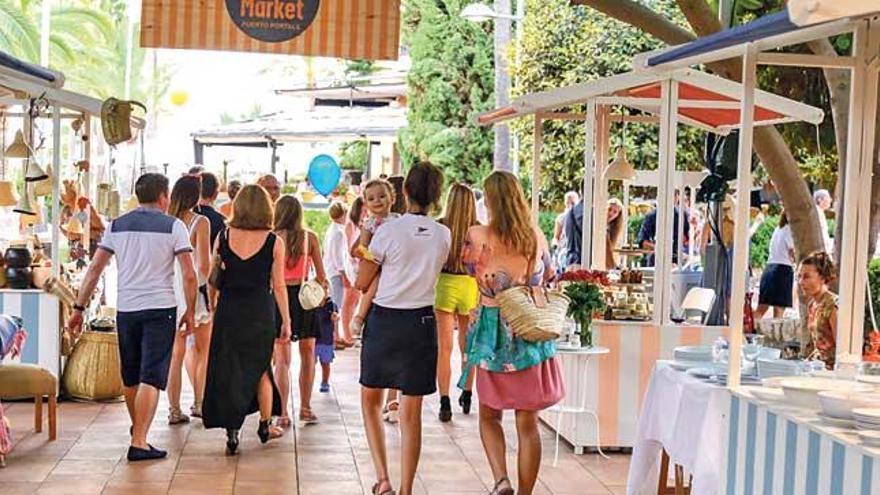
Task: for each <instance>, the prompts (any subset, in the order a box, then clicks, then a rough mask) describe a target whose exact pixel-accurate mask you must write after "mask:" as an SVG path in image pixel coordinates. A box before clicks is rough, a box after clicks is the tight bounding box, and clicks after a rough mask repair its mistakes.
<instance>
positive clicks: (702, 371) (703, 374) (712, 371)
mask: <svg viewBox="0 0 880 495" xmlns="http://www.w3.org/2000/svg"><path fill="white" fill-rule="evenodd" d="M687 374H688V375H691V376H695V377H697V378H712V377H713V376H725V375H727V370H725V369H722V368H720V367H717V368H713V367H710V366H706V367H700V368H691V369H689V370H687Z"/></svg>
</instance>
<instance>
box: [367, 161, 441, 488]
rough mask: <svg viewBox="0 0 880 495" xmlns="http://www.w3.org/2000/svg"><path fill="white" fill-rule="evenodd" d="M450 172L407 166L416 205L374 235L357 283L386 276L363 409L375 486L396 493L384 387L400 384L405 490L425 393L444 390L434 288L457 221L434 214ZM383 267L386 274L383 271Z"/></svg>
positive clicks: (371, 331)
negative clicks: (390, 464) (451, 222)
mask: <svg viewBox="0 0 880 495" xmlns="http://www.w3.org/2000/svg"><path fill="white" fill-rule="evenodd" d="M442 187H443V173H442V172H441V171H440V169H438V168H437V167H435V166H433V165H431V164H430V163H419V164H417V165H415V166H413V167H412V168H411V169H410V171H409V174H407V177H406V181H405V183H404V192H405V195H406V197H407V200H408V204H409V209H408V213H406V214H405V215H403V216H402V217H400V218H396V219H393V220H388V221H387V222H385V223H383V224H382V226H380V227H379V228H378V230H376V235H375V236H373V239H372V240H371V241H370V247H369V250H370V254H371V255H372V256H369V257H365V259H362V260H361V262H360V269H359V270H358V277H357V282H356V284H355V286H356V287H357V289H358V290H360V291H365V290H367V289H368V288H369V287H370V286H371V285H372V283H373V281H374V280H375V278H376V277H377V276H378V277H379V285H378V288H377V290H376V296H375V297H374V298H373V305H372V307H371V308H370V312H369V314H368V316H367V320H366V325H365V326H364V333H363V349H362V351H361V376H360V383H361V411H362V413H363V418H364V427H365V429H366V433H367V443H368V444H369V445H370V453H371V454H372V457H373V466H374V467H375V469H376V477H377V483H376V484H375V485H374V486H373V490H372V493H374V494H379V495H389V494H392V495H393V494H394V493H395V492H394V489H393V488H392V485H391V481H390V480H389V478H388V459H387V456H386V450H385V430H384V429H383V428H382V395H383V392H384V389H393V390H399V391H400V393H401V395H402V396H403V399H402V400H401V405H400V432H401V434H400V437H401V443H402V445H401V448H400V451H401V453H402V455H401V460H400V462H401V469H400V475H401V481H400V492H399V493H400V494H401V495H410V494H411V493H412V487H413V481H414V479H415V475H416V468H417V467H418V464H419V455H420V451H421V444H422V398H423V397H424V396H425V395H430V394H433V393H434V392H435V391H436V390H437V352H438V351H437V325H436V321H435V317H434V299H435V292H434V289H435V287H436V285H437V279H438V278H439V276H440V270H441V269H442V268H443V265H444V263H446V259H447V257H448V255H449V246H450V243H451V240H450V233H449V229H448V228H446V227H445V226H443V225H441V224H440V223H438V222H437V221H435V220H434V219H432V218H430V217H429V216H428V213H429V212H430V211H431V209H432V208H433V207H434V206H435V205H437V203H438V202H439V200H440V193H441V189H442ZM380 268H381V271H382V274H381V276H380V275H379V270H380Z"/></svg>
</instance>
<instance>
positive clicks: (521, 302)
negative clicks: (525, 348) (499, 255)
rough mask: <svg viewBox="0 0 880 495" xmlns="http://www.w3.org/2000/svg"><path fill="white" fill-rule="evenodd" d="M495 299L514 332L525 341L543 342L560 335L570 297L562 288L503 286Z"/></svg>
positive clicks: (502, 315)
mask: <svg viewBox="0 0 880 495" xmlns="http://www.w3.org/2000/svg"><path fill="white" fill-rule="evenodd" d="M496 301H498V307H499V309H500V311H501V317H502V318H504V320H505V321H507V324H508V325H509V326H510V329H511V331H513V334H514V335H515V336H517V337H519V338H521V339H523V340H525V341H527V342H545V341H548V340H556V339H558V338H559V336H560V335H562V326H563V323H564V322H565V312H566V311H567V310H568V304H569V303H570V302H571V299H569V298H568V296H566V295H565V294H563V293H562V291H561V290H555V289H554V290H548V289H545V288H543V287H524V286H523V287H512V288H510V289H507V290H505V291H504V292H502V293H500V294H498V296H497V298H496Z"/></svg>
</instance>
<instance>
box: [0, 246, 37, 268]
mask: <svg viewBox="0 0 880 495" xmlns="http://www.w3.org/2000/svg"><path fill="white" fill-rule="evenodd" d="M4 257H5V258H6V266H7V267H8V268H27V267H29V266H31V262H32V261H33V258H31V252H30V251H29V250H28V248H26V247H10V248H9V249H7V250H6V254H5V255H4Z"/></svg>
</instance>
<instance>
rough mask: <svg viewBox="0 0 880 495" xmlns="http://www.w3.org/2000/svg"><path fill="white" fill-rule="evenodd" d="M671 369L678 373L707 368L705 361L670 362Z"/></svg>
mask: <svg viewBox="0 0 880 495" xmlns="http://www.w3.org/2000/svg"><path fill="white" fill-rule="evenodd" d="M669 367H670V368H672V369H674V370H677V371H687V370H689V369H691V368H705V367H706V363H705V361H669Z"/></svg>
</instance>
